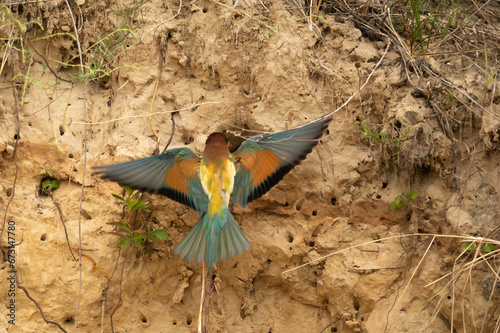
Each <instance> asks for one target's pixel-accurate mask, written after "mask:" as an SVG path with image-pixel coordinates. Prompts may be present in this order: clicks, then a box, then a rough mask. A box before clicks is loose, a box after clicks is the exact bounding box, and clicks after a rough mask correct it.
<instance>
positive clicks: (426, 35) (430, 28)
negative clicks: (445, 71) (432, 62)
mask: <svg viewBox="0 0 500 333" xmlns="http://www.w3.org/2000/svg"><path fill="white" fill-rule="evenodd" d="M404 4H405V5H403V6H394V5H393V6H391V15H393V16H391V17H392V24H393V26H394V27H395V28H396V29H398V31H399V33H400V34H401V36H404V37H406V38H407V39H408V42H409V44H410V45H409V51H410V52H411V53H412V54H413V51H414V49H415V46H419V47H420V51H421V52H425V51H426V50H428V49H429V47H430V46H431V43H433V42H437V44H439V42H440V41H442V40H444V39H445V38H446V37H447V36H448V35H450V34H453V30H454V29H456V28H457V27H466V26H467V25H469V24H471V22H470V21H471V19H472V16H467V15H468V14H467V13H468V8H467V6H464V5H463V4H461V0H453V1H449V0H440V1H438V2H432V1H427V0H408V1H406V2H405V3H404Z"/></svg>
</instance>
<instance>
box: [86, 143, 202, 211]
mask: <svg viewBox="0 0 500 333" xmlns="http://www.w3.org/2000/svg"><path fill="white" fill-rule="evenodd" d="M199 164H200V158H199V157H198V156H196V154H195V153H193V152H192V151H191V149H189V148H174V149H169V150H166V151H164V152H163V153H162V154H159V155H154V156H151V157H146V158H142V159H139V160H135V161H130V162H124V163H119V164H111V165H101V166H96V167H93V170H94V172H93V174H96V175H100V176H101V177H102V178H104V179H109V180H112V181H115V182H117V183H118V184H120V185H121V186H129V187H130V188H133V189H136V190H140V191H142V192H148V193H157V194H162V195H164V196H166V197H169V198H170V199H172V200H175V201H177V202H180V203H182V204H185V205H187V206H189V207H191V208H193V209H195V210H196V211H197V212H198V213H200V214H201V213H202V212H204V211H205V212H206V211H207V204H208V197H207V195H206V194H205V192H204V191H203V186H202V185H201V181H200V178H199V176H198V168H199Z"/></svg>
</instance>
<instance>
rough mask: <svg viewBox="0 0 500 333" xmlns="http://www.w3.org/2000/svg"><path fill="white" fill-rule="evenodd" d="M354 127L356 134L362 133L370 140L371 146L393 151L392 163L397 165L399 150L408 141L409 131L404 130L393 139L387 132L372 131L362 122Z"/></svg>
mask: <svg viewBox="0 0 500 333" xmlns="http://www.w3.org/2000/svg"><path fill="white" fill-rule="evenodd" d="M354 126H355V127H356V130H357V131H358V132H360V133H363V134H364V136H365V137H366V138H368V139H369V140H370V143H371V144H375V145H382V146H384V147H387V148H388V149H389V150H393V151H394V152H393V154H392V161H393V162H394V163H395V164H397V165H399V163H400V152H401V148H402V147H403V143H404V142H405V141H407V140H408V139H410V134H411V130H410V129H407V130H405V131H404V132H403V133H402V134H401V133H399V135H398V137H393V136H392V135H391V134H390V133H389V132H380V131H379V130H372V129H371V127H370V125H369V124H368V123H367V122H366V121H364V120H362V121H361V122H360V124H359V126H358V125H357V124H356V123H354Z"/></svg>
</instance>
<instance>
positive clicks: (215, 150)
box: [203, 133, 229, 157]
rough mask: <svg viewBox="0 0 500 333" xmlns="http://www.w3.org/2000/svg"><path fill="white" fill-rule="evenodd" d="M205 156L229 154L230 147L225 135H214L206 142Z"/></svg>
mask: <svg viewBox="0 0 500 333" xmlns="http://www.w3.org/2000/svg"><path fill="white" fill-rule="evenodd" d="M203 154H204V155H205V156H213V157H215V156H220V155H227V154H229V147H228V145H227V139H226V136H225V135H224V133H212V134H210V135H209V136H208V138H207V141H206V142H205V151H204V153H203Z"/></svg>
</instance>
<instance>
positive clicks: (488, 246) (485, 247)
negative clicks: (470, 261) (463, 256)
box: [460, 243, 496, 253]
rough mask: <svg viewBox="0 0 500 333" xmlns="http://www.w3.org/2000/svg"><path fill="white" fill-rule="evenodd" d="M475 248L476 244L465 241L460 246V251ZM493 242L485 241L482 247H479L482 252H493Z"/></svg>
mask: <svg viewBox="0 0 500 333" xmlns="http://www.w3.org/2000/svg"><path fill="white" fill-rule="evenodd" d="M475 248H476V245H475V244H474V243H465V244H464V245H462V246H461V247H460V252H465V251H474V249H475ZM495 248H496V247H495V244H491V243H486V244H484V245H483V246H482V247H481V250H482V251H483V252H484V253H490V252H493V251H495Z"/></svg>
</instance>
